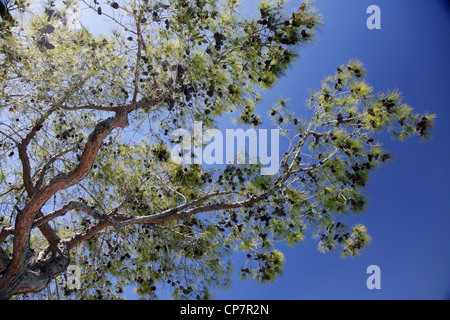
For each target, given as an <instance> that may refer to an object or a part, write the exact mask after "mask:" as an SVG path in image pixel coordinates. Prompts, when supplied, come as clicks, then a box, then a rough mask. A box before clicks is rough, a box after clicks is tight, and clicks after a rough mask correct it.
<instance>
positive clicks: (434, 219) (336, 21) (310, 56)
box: [129, 0, 450, 300]
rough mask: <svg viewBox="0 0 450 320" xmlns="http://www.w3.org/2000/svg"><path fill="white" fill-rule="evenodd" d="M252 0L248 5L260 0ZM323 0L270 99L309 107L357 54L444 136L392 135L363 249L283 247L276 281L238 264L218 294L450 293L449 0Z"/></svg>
mask: <svg viewBox="0 0 450 320" xmlns="http://www.w3.org/2000/svg"><path fill="white" fill-rule="evenodd" d="M242 1H243V2H244V4H245V5H246V7H252V5H251V3H254V2H255V1H254V0H242ZM292 3H293V5H296V6H297V5H298V4H299V1H292ZM372 4H376V5H378V6H379V7H380V8H381V17H382V28H381V30H369V29H367V27H366V20H367V18H368V17H369V15H368V14H366V9H367V7H368V6H370V5H372ZM314 6H316V7H317V8H318V9H319V11H320V12H321V13H322V15H323V17H324V22H325V25H324V26H323V27H322V31H321V33H320V34H318V36H317V38H316V40H317V42H318V43H317V44H315V45H312V46H310V47H308V48H307V49H305V50H303V51H302V55H301V58H300V60H299V61H298V63H297V65H296V67H295V68H294V69H293V70H291V71H290V72H289V73H288V74H287V76H286V77H285V78H283V79H282V80H281V81H280V82H279V83H278V85H277V86H276V88H275V89H274V90H272V91H271V92H269V93H268V94H267V95H266V99H265V101H264V104H269V103H270V102H271V101H275V100H276V98H277V97H278V96H280V95H282V96H283V97H290V98H291V106H292V107H293V108H295V109H296V110H297V111H298V112H299V113H304V112H305V107H304V104H303V101H304V100H305V98H306V90H307V89H308V88H312V89H315V88H318V87H319V84H320V80H321V79H322V78H323V77H324V76H325V75H328V74H331V73H333V72H334V71H335V70H336V67H337V66H339V65H340V64H342V63H345V62H347V61H348V60H350V59H354V58H355V59H359V60H361V61H362V62H363V63H364V64H365V66H366V68H367V70H368V82H369V83H370V84H371V85H373V86H374V87H375V89H376V90H378V91H384V90H386V89H396V88H397V89H399V90H400V91H402V92H403V95H404V96H405V98H406V99H405V101H406V102H407V103H408V104H409V105H411V106H412V107H414V108H415V110H416V111H417V112H421V113H423V112H426V111H430V112H432V113H436V114H437V115H438V118H437V121H436V125H435V129H434V138H433V140H431V141H429V142H426V143H419V142H418V140H417V139H411V140H409V141H407V142H404V143H400V142H396V141H393V140H389V139H387V140H386V141H384V146H385V148H386V149H387V150H389V151H392V152H394V153H395V160H394V161H393V162H392V163H391V164H390V165H388V166H387V167H383V168H381V169H380V170H379V171H378V172H376V173H375V174H374V175H373V176H372V178H371V181H370V183H369V188H368V189H367V195H368V197H369V199H370V206H369V207H368V211H367V212H365V213H364V214H362V215H359V216H355V217H352V218H351V219H350V220H348V221H349V222H353V223H363V224H364V225H366V226H367V228H368V231H369V233H370V235H371V236H372V239H373V241H372V244H371V245H370V247H369V248H368V249H366V250H365V251H363V253H362V255H361V256H359V257H357V258H354V259H342V258H340V257H339V256H338V255H336V254H327V255H324V254H322V253H319V252H318V251H317V243H316V242H315V240H313V239H306V240H305V242H304V243H303V244H301V245H299V246H298V247H296V248H284V247H281V249H282V251H283V252H284V253H285V256H286V258H287V262H286V265H285V273H284V275H283V276H282V277H281V278H279V279H278V281H276V282H275V283H274V284H271V285H257V284H256V283H255V282H253V281H252V280H248V281H245V282H241V280H240V279H239V278H238V272H237V273H236V275H235V277H234V279H233V286H232V287H231V288H230V289H228V290H227V291H219V292H217V293H216V294H215V299H269V300H273V299H449V298H450V241H449V230H450V205H449V198H448V196H449V191H450V188H449V182H450V179H449V178H450V170H449V167H450V166H449V164H450V148H449V142H450V131H449V130H448V129H447V127H446V126H447V125H448V123H450V121H449V120H450V118H449V117H450V114H449V107H450V104H449V102H448V101H449V97H450V95H449V91H448V90H449V85H450V75H449V71H450V59H449V57H450V46H449V45H450V43H449V39H450V5H449V1H445V0H428V1H424V0H395V1H392V0H339V1H336V0H316V2H315V4H314ZM224 125H226V124H224ZM238 260H239V257H237V261H238ZM373 264H375V265H378V266H379V267H380V268H381V289H380V290H369V289H367V287H366V279H367V277H368V276H369V275H368V274H366V269H367V267H368V266H369V265H373ZM237 266H239V264H237ZM129 298H133V297H132V296H129Z"/></svg>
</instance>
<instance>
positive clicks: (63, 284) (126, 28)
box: [0, 0, 434, 299]
mask: <svg viewBox="0 0 450 320" xmlns="http://www.w3.org/2000/svg"><path fill="white" fill-rule="evenodd" d="M2 3H3V2H2ZM82 3H84V4H82ZM82 3H81V2H80V5H85V6H86V8H85V9H86V10H91V11H92V13H93V14H95V16H96V17H97V18H98V19H107V20H110V21H111V22H112V23H114V24H115V26H116V29H115V30H114V31H113V32H112V33H111V34H108V35H105V34H102V35H98V34H96V33H95V32H94V30H88V29H86V28H81V29H75V30H73V29H71V28H70V26H68V24H67V21H68V20H67V15H68V13H67V12H68V11H67V8H65V7H58V6H56V5H55V4H54V3H53V1H50V2H49V3H48V4H47V5H46V7H45V8H44V10H43V11H42V12H40V14H39V15H36V14H33V15H31V14H27V13H28V11H27V10H28V9H26V6H23V8H22V10H24V15H23V17H24V20H23V21H20V23H18V24H19V25H18V26H11V27H10V30H11V32H9V33H3V32H2V33H1V36H2V42H1V45H0V46H1V48H0V50H1V51H0V61H1V63H2V71H1V74H0V111H1V123H0V159H1V167H0V196H1V201H0V206H1V209H0V212H1V213H0V218H1V220H0V223H1V225H2V229H1V231H0V298H3V299H7V298H11V297H14V296H16V295H20V294H32V297H38V298H39V297H43V296H48V297H50V298H58V299H62V298H64V297H70V298H85V299H89V298H96V299H113V298H119V297H121V296H122V294H123V290H124V289H123V288H124V287H125V286H127V285H133V286H135V287H136V292H137V293H138V294H140V295H142V296H144V297H147V298H157V297H158V295H159V294H160V292H161V289H162V288H165V289H167V288H168V289H169V290H170V291H171V293H172V295H173V297H174V298H178V299H182V298H199V299H206V298H209V297H210V296H211V295H212V294H213V293H214V290H215V289H216V288H221V287H226V286H227V285H228V284H229V281H230V274H231V272H232V270H233V263H232V257H233V253H234V252H235V251H236V250H238V251H243V252H246V254H247V261H246V262H245V265H243V266H241V268H240V270H241V272H242V276H243V278H245V277H249V276H250V277H253V278H254V279H256V280H257V281H259V282H262V283H265V282H271V281H274V280H275V279H276V277H277V276H278V275H280V274H281V273H282V270H283V263H284V256H283V254H282V252H280V251H279V250H278V249H277V248H276V247H275V242H277V241H284V242H286V243H287V244H289V245H292V246H294V245H296V244H298V243H299V242H301V241H303V240H304V239H305V234H306V230H307V229H310V230H313V233H314V235H315V236H317V238H318V240H317V241H318V246H319V248H320V250H322V251H324V252H329V251H338V252H341V253H342V255H343V256H354V255H356V254H358V253H359V252H360V251H361V250H362V249H364V248H365V247H366V246H367V245H368V243H369V242H370V236H369V235H368V234H367V230H366V229H365V227H364V226H361V225H356V226H351V225H348V224H346V222H345V217H346V216H347V215H349V214H353V213H359V212H362V211H364V209H365V207H366V204H367V199H366V198H365V196H364V195H363V193H362V190H363V189H364V188H365V186H366V185H367V181H368V179H369V175H370V173H371V172H372V171H375V170H376V169H377V168H378V167H380V166H381V165H383V164H384V163H386V162H388V160H389V159H390V157H391V154H390V153H389V152H387V151H385V150H383V149H382V146H381V143H380V142H378V140H377V139H374V137H375V135H376V134H377V133H379V132H386V131H387V132H391V133H392V135H393V136H394V137H396V138H399V139H405V138H407V137H409V136H412V135H414V134H417V135H420V136H422V137H427V136H429V134H430V129H431V127H432V125H433V119H434V116H433V115H418V114H415V113H413V110H412V108H410V107H409V106H408V105H407V104H405V103H404V102H403V99H402V96H401V94H400V93H399V92H397V91H393V92H386V93H383V94H376V93H374V90H373V88H372V87H371V86H370V85H369V84H367V82H366V80H365V74H366V70H365V69H364V66H363V64H362V63H361V62H359V61H350V62H347V63H345V64H343V65H341V66H339V67H338V68H337V71H336V73H335V74H334V75H332V76H329V77H327V78H326V79H325V80H324V81H323V82H322V84H321V87H320V89H318V90H317V91H316V92H313V93H312V94H311V96H310V99H309V101H308V104H309V108H310V111H311V116H310V118H309V120H305V119H301V118H300V117H299V116H298V115H296V114H295V113H294V112H292V111H290V110H289V106H288V103H287V102H286V101H284V100H280V102H279V104H278V105H276V106H270V107H269V111H268V110H265V109H264V110H263V109H262V108H261V107H259V104H258V102H259V101H260V99H261V95H262V94H263V92H264V90H265V89H268V88H271V87H272V86H273V85H274V84H275V83H276V81H277V80H278V79H279V78H280V77H282V76H283V75H284V73H285V71H287V70H288V69H289V68H290V67H292V66H293V64H294V63H295V59H296V58H297V57H298V56H299V52H300V50H303V48H304V47H305V46H306V45H308V44H310V43H312V41H313V39H314V36H315V34H316V32H317V30H318V28H319V27H320V25H321V18H320V15H319V14H318V12H317V11H316V10H315V9H314V8H313V7H312V6H311V5H310V3H309V2H304V3H302V4H301V5H300V7H298V8H296V9H288V6H286V3H285V1H278V2H273V3H272V2H268V1H264V2H262V3H260V7H259V12H258V16H257V17H256V18H248V17H242V16H240V15H239V6H238V3H237V1H235V0H226V1H225V0H224V1H218V0H167V1H153V0H145V1H118V2H111V1H106V2H101V1H83V2H82ZM65 4H66V5H67V6H71V5H73V1H65ZM289 8H290V6H289ZM5 12H6V11H5V10H4V9H2V17H3V16H4V14H6V13H5ZM3 19H5V18H4V17H3ZM6 20H8V19H6ZM21 27H23V29H22V30H21V31H20V35H19V32H18V31H17V30H19V28H21ZM15 28H16V29H17V30H16V29H15ZM267 112H269V114H270V116H271V117H272V118H273V120H274V126H279V127H280V128H285V130H284V131H283V132H284V133H285V134H286V135H287V136H288V137H289V139H290V141H291V147H290V148H289V150H286V152H285V153H284V155H283V157H282V158H281V161H280V171H279V172H278V174H277V175H275V176H262V175H260V171H259V167H258V166H257V165H247V164H243V165H227V166H226V167H224V168H222V167H220V166H218V167H214V168H204V167H202V166H201V165H198V164H193V165H189V166H186V165H185V166H183V165H179V164H176V163H174V162H172V161H171V160H170V149H169V145H170V144H171V139H178V138H174V137H171V136H170V133H171V132H173V131H174V130H175V129H177V128H180V127H181V128H189V127H192V123H193V121H194V120H201V121H203V123H204V126H205V127H206V128H215V127H216V126H217V125H218V121H219V119H220V117H222V116H225V115H229V114H235V115H236V114H237V117H236V118H237V119H238V120H239V122H240V123H244V124H248V125H253V126H258V125H260V123H261V118H260V114H262V113H267ZM292 128H294V129H292ZM172 143H182V141H175V140H172ZM305 150H308V152H304V151H305ZM304 153H305V154H308V156H305V155H303V154H304ZM69 265H75V266H78V267H80V268H81V269H82V270H83V272H82V274H81V277H82V279H81V282H82V284H83V285H82V287H81V289H70V286H67V283H68V281H69V280H68V279H70V278H71V274H68V271H67V270H68V266H69ZM28 296H30V295H28Z"/></svg>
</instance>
